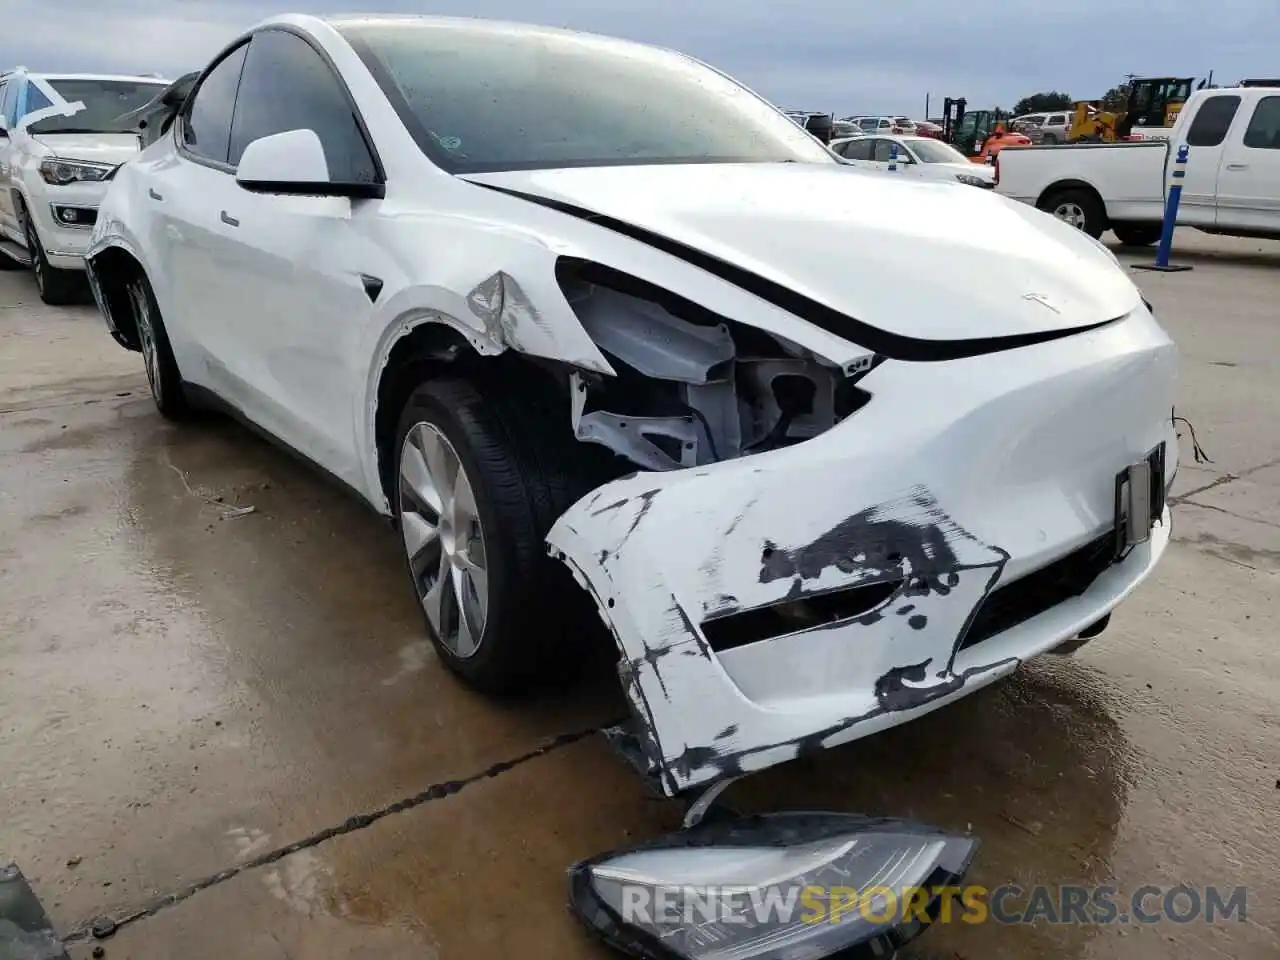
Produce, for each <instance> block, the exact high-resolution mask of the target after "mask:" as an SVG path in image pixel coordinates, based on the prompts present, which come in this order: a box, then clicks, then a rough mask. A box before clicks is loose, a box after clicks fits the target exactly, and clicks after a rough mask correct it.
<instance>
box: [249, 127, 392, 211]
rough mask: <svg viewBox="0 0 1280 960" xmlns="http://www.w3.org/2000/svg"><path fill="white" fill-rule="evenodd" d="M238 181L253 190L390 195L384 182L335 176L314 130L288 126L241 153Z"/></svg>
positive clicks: (287, 192)
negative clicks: (348, 179) (285, 129)
mask: <svg viewBox="0 0 1280 960" xmlns="http://www.w3.org/2000/svg"><path fill="white" fill-rule="evenodd" d="M236 183H238V184H240V186H241V187H243V188H244V189H245V190H248V191H249V192H251V193H277V194H290V195H293V196H311V197H352V198H364V199H372V198H381V197H384V196H386V187H385V186H384V185H383V184H381V183H364V182H347V181H339V180H333V179H332V178H331V177H330V176H329V163H328V161H327V160H326V159H325V156H324V146H323V145H322V144H321V143H320V138H319V137H318V136H317V135H316V132H315V131H314V130H287V131H285V132H284V133H273V134H272V135H271V136H269V137H260V138H259V139H257V140H254V141H253V142H252V143H250V144H249V145H248V146H247V147H245V149H244V153H243V154H242V155H241V157H240V165H239V167H237V169H236Z"/></svg>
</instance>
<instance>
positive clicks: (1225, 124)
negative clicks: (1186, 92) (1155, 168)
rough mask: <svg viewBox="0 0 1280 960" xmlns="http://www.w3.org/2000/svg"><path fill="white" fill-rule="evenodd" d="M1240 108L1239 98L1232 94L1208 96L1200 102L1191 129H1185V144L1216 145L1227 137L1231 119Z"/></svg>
mask: <svg viewBox="0 0 1280 960" xmlns="http://www.w3.org/2000/svg"><path fill="white" fill-rule="evenodd" d="M1239 109H1240V98H1239V97H1237V96H1233V95H1222V96H1217V97H1209V98H1208V99H1206V100H1205V101H1204V102H1203V103H1201V104H1200V109H1199V110H1197V111H1196V116H1195V119H1194V120H1192V121H1191V129H1190V130H1188V131H1187V145H1188V146H1191V147H1216V146H1218V145H1219V144H1221V143H1222V141H1223V140H1225V139H1226V138H1227V131H1228V130H1229V129H1230V128H1231V121H1232V120H1234V119H1235V116H1236V111H1237V110H1239Z"/></svg>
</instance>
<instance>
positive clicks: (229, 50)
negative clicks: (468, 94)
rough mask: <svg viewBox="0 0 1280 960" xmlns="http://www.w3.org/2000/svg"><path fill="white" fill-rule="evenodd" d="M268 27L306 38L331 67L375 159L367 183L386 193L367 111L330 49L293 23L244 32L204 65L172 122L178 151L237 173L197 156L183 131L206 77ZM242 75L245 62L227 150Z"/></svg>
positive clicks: (383, 171) (195, 160) (230, 166)
mask: <svg viewBox="0 0 1280 960" xmlns="http://www.w3.org/2000/svg"><path fill="white" fill-rule="evenodd" d="M269 30H275V31H277V32H279V33H288V34H291V35H293V36H295V37H297V38H298V39H299V40H301V41H303V42H304V43H305V44H306V45H307V46H309V47H310V48H311V49H312V50H314V51H315V52H316V53H317V54H319V56H320V59H321V60H323V61H324V64H325V66H326V67H328V68H329V73H330V74H331V75H332V76H333V78H334V79H335V80H336V81H338V88H339V89H340V90H341V91H342V95H343V96H344V97H345V98H346V100H347V105H348V106H349V107H350V108H351V115H352V116H353V117H355V120H356V129H357V130H358V131H359V133H360V138H361V139H362V140H363V141H364V145H365V149H367V150H368V151H369V157H370V159H372V160H373V172H374V176H375V178H376V179H375V181H374V183H373V184H366V186H373V187H378V188H380V189H379V190H378V191H377V193H378V194H385V192H386V184H387V169H386V167H384V166H383V164H382V156H381V155H380V154H379V153H378V148H377V147H376V146H375V145H374V142H373V137H372V136H371V135H370V133H369V127H368V125H367V124H366V123H365V122H364V114H362V113H361V112H360V107H359V105H358V104H357V103H356V99H355V97H354V96H352V94H351V88H350V87H349V86H347V81H346V80H345V79H343V76H342V72H341V71H340V70H339V69H338V67H337V65H336V64H334V62H333V58H332V57H331V56H329V53H328V51H327V50H325V49H324V48H323V47H321V46H320V45H319V44H318V43H317V42H316V41H315V39H314V38H312V37H311V36H309V35H308V34H307V33H305V32H304V31H302V30H300V29H298V28H297V27H294V26H292V25H290V24H285V23H273V24H269V25H268V26H265V27H261V28H259V29H257V30H254V31H253V32H251V33H246V34H244V35H243V36H241V37H239V38H237V39H236V40H233V41H232V42H231V43H229V44H228V45H227V46H226V47H225V48H223V50H222V52H221V53H219V54H218V56H217V58H216V59H214V60H213V61H211V62H210V63H209V65H208V66H207V67H205V69H204V72H203V73H201V74H200V77H199V79H198V80H196V84H195V86H194V87H192V89H191V93H190V94H189V95H188V97H187V102H186V103H184V104H183V105H182V112H181V113H179V114H178V120H179V122H178V123H175V124H174V125H173V131H174V143H176V144H177V146H178V152H179V153H180V154H182V156H184V157H185V158H186V159H188V160H191V161H192V162H193V163H199V164H201V165H202V166H206V167H212V168H213V169H215V170H217V171H219V172H221V173H229V174H233V175H234V174H235V172H236V165H233V164H230V163H223V162H219V161H217V160H210V159H209V158H208V157H201V156H197V155H195V154H193V153H192V152H191V151H190V150H188V149H187V145H186V143H185V142H184V138H183V132H184V131H185V129H186V122H187V115H188V114H189V113H190V112H191V105H192V104H193V103H194V102H195V99H196V96H197V95H198V94H199V93H200V88H201V87H202V86H203V85H204V81H205V78H206V77H207V76H208V75H209V74H210V73H212V72H213V71H214V70H215V69H217V67H218V65H219V64H221V63H222V61H223V60H225V59H227V57H229V56H231V55H232V54H233V53H235V52H236V51H237V50H239V49H240V48H241V47H247V46H248V45H249V44H250V43H251V42H252V41H253V38H254V37H256V36H257V35H258V34H260V33H266V32H267V31H269ZM344 40H345V38H344ZM248 57H249V54H248V51H247V50H246V51H245V63H247V62H248ZM243 76H244V63H241V65H240V77H237V78H236V95H235V99H234V100H233V101H232V105H231V127H230V128H229V129H228V131H227V136H228V141H227V143H228V149H230V135H231V130H234V129H235V122H236V106H237V105H238V103H239V101H240V80H241V78H243Z"/></svg>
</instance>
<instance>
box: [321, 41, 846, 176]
mask: <svg viewBox="0 0 1280 960" xmlns="http://www.w3.org/2000/svg"><path fill="white" fill-rule="evenodd" d="M333 24H334V26H335V27H336V28H337V29H338V31H339V32H340V33H341V34H342V35H343V36H344V37H346V39H347V40H348V42H350V43H351V45H352V46H353V47H354V48H355V50H356V52H357V53H358V54H359V55H360V57H361V59H362V60H364V62H365V64H366V65H367V66H368V67H369V69H370V70H371V71H372V72H373V74H374V76H375V77H376V78H377V80H378V83H379V85H380V86H381V87H382V90H383V93H384V94H386V96H387V98H388V99H389V100H390V101H391V103H392V105H393V106H394V107H395V108H396V110H397V112H398V113H399V114H400V118H401V120H402V121H403V122H404V123H405V126H406V127H407V128H408V129H409V131H410V133H412V134H413V136H414V139H415V140H416V141H417V143H418V145H419V147H421V148H422V150H423V151H424V152H425V153H426V154H427V155H428V156H430V157H431V158H432V160H434V161H435V162H436V163H437V164H438V165H439V166H441V167H442V168H444V169H445V170H448V171H449V172H451V173H478V172H483V171H496V170H530V169H539V168H553V167H574V166H602V165H609V164H655V163H733V162H741V163H747V162H757V163H763V162H783V161H787V162H799V163H828V164H831V163H836V162H837V161H836V160H835V158H834V157H832V156H831V154H830V153H828V152H827V150H826V149H825V148H824V147H823V146H822V145H821V144H820V143H818V142H817V141H816V140H815V139H814V138H813V137H812V136H810V135H809V134H808V133H806V132H805V131H804V130H802V129H801V128H799V127H798V126H797V125H796V124H795V123H793V122H791V121H790V120H788V119H787V118H786V117H785V116H783V115H782V114H781V113H779V112H778V111H777V110H776V109H775V108H774V107H772V106H770V105H769V104H768V103H766V102H764V101H763V100H761V99H760V98H759V97H757V96H756V95H755V94H753V93H751V92H750V91H749V90H746V89H745V88H743V87H741V86H739V85H738V84H736V83H735V82H733V81H732V80H730V79H728V78H727V77H725V76H724V75H722V74H720V73H718V72H717V71H715V70H712V69H710V68H708V67H705V66H703V65H702V64H699V63H697V62H695V61H693V60H690V59H688V58H686V57H682V56H680V55H679V54H675V53H670V52H667V51H661V50H655V49H652V48H649V47H644V46H640V45H638V44H632V43H626V42H623V41H617V40H609V39H605V38H601V37H589V36H583V35H579V34H572V33H567V32H561V31H558V30H549V29H538V28H533V27H524V26H517V27H512V26H507V25H502V24H487V23H480V22H465V21H463V22H457V23H447V22H446V23H441V22H429V21H422V20H417V19H413V18H395V17H379V18H352V19H341V20H336V21H333Z"/></svg>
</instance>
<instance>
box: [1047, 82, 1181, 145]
mask: <svg viewBox="0 0 1280 960" xmlns="http://www.w3.org/2000/svg"><path fill="white" fill-rule="evenodd" d="M1194 83H1195V78H1194V77H1142V78H1135V79H1133V80H1131V81H1129V99H1128V102H1127V103H1126V104H1125V108H1124V109H1123V110H1121V111H1110V110H1104V109H1103V104H1102V102H1101V101H1098V100H1080V101H1077V102H1076V105H1075V115H1074V117H1073V118H1072V122H1071V129H1070V130H1069V131H1068V132H1067V142H1068V143H1072V142H1077V141H1079V142H1084V143H1090V142H1092V143H1111V142H1114V141H1116V140H1128V139H1129V137H1130V136H1131V135H1132V134H1133V131H1134V128H1135V127H1140V128H1150V129H1167V128H1169V127H1172V126H1173V122H1174V121H1175V120H1176V119H1178V111H1180V110H1181V109H1182V105H1183V104H1184V103H1186V102H1187V97H1189V96H1191V88H1192V85H1193V84H1194Z"/></svg>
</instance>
